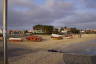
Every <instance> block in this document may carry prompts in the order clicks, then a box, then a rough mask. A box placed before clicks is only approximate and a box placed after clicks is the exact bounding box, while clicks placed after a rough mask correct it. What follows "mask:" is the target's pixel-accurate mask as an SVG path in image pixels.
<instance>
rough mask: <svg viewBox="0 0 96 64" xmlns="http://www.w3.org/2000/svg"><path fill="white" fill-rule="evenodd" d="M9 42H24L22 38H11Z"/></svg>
mask: <svg viewBox="0 0 96 64" xmlns="http://www.w3.org/2000/svg"><path fill="white" fill-rule="evenodd" d="M8 40H9V41H12V42H22V41H23V39H22V38H14V37H10V38H9V39H8Z"/></svg>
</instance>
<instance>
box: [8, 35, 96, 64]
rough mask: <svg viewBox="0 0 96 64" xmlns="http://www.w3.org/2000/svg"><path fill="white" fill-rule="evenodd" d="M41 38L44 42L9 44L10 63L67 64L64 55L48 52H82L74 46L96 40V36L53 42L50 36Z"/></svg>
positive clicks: (76, 37)
mask: <svg viewBox="0 0 96 64" xmlns="http://www.w3.org/2000/svg"><path fill="white" fill-rule="evenodd" d="M39 36H41V37H42V38H43V39H44V40H43V41H42V42H32V41H24V42H15V43H13V42H9V44H8V45H9V52H10V53H9V63H10V64H65V63H64V59H63V54H64V53H59V52H48V50H50V49H54V50H59V51H63V52H72V51H76V50H81V48H80V46H79V47H78V46H77V47H76V46H74V45H75V44H78V43H80V44H83V42H86V41H90V40H94V39H96V34H84V35H83V36H82V38H78V35H75V36H74V38H73V39H66V38H65V37H64V38H63V40H52V39H51V38H50V36H49V35H39ZM71 45H72V46H71ZM95 45H96V44H95ZM95 45H94V47H95ZM91 46H93V45H91ZM82 48H83V47H82Z"/></svg>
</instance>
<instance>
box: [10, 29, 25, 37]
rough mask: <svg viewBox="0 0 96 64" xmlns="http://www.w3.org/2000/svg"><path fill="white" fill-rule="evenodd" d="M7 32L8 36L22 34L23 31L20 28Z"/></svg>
mask: <svg viewBox="0 0 96 64" xmlns="http://www.w3.org/2000/svg"><path fill="white" fill-rule="evenodd" d="M8 34H9V35H10V36H23V35H24V31H21V30H9V32H8Z"/></svg>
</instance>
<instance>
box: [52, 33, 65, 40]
mask: <svg viewBox="0 0 96 64" xmlns="http://www.w3.org/2000/svg"><path fill="white" fill-rule="evenodd" d="M51 38H52V39H53V40H61V39H63V37H62V35H58V34H52V35H51Z"/></svg>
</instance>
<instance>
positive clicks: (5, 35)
mask: <svg viewBox="0 0 96 64" xmlns="http://www.w3.org/2000/svg"><path fill="white" fill-rule="evenodd" d="M3 46H4V64H8V57H7V0H3Z"/></svg>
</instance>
